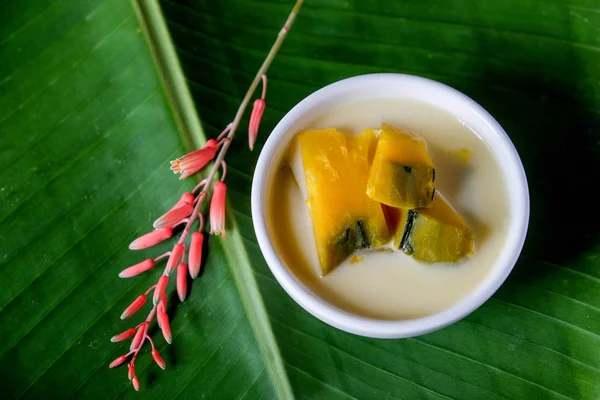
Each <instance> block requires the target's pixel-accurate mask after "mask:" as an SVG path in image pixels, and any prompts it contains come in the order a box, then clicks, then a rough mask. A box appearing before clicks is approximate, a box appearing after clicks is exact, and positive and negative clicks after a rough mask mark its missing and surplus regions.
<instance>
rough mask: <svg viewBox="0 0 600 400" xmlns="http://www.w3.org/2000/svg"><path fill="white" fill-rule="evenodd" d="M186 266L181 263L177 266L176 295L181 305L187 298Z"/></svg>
mask: <svg viewBox="0 0 600 400" xmlns="http://www.w3.org/2000/svg"><path fill="white" fill-rule="evenodd" d="M186 275H187V265H185V263H181V264H179V265H178V266H177V295H179V300H181V302H182V303H183V302H184V301H185V298H186V296H187V276H186Z"/></svg>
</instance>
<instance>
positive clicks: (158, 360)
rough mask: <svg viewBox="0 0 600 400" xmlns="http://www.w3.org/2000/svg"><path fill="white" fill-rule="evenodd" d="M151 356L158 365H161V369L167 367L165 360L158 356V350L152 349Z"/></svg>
mask: <svg viewBox="0 0 600 400" xmlns="http://www.w3.org/2000/svg"><path fill="white" fill-rule="evenodd" d="M152 358H154V361H156V363H157V364H158V366H159V367H161V368H162V369H165V368H167V364H166V363H165V360H163V359H162V357H161V356H160V354H158V351H156V349H152Z"/></svg>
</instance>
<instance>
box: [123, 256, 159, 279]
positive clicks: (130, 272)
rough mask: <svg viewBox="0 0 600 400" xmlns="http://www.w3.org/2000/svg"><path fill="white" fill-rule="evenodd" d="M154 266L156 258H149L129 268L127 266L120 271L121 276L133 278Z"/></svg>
mask: <svg viewBox="0 0 600 400" xmlns="http://www.w3.org/2000/svg"><path fill="white" fill-rule="evenodd" d="M152 267H154V260H153V259H151V258H149V259H147V260H144V261H142V262H141V263H137V264H135V265H133V266H131V267H129V268H125V269H124V270H123V271H121V272H120V273H119V278H131V277H133V276H136V275H139V274H141V273H142V272H146V271H148V270H149V269H151V268H152Z"/></svg>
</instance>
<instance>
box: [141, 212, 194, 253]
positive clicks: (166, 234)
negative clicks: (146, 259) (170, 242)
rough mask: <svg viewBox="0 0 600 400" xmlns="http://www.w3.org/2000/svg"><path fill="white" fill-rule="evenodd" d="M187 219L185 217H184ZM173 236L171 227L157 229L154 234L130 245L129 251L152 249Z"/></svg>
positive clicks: (147, 235)
mask: <svg viewBox="0 0 600 400" xmlns="http://www.w3.org/2000/svg"><path fill="white" fill-rule="evenodd" d="M184 218H185V217H184ZM172 234H173V229H171V228H169V227H165V228H160V229H156V230H154V231H152V232H149V233H146V234H145V235H143V236H140V237H139V238H137V239H135V240H134V241H133V242H131V244H130V245H129V250H141V249H146V248H148V247H152V246H154V245H155V244H158V243H160V242H162V241H163V240H165V239H168V238H170V237H171V235H172Z"/></svg>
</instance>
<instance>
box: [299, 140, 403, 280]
mask: <svg viewBox="0 0 600 400" xmlns="http://www.w3.org/2000/svg"><path fill="white" fill-rule="evenodd" d="M376 134H377V131H376V130H373V129H368V130H366V131H364V132H363V133H362V134H361V135H359V136H357V137H355V138H352V137H349V136H346V135H344V134H343V133H341V132H339V131H337V130H336V129H324V130H313V131H307V132H303V133H301V134H299V135H298V137H297V138H296V139H295V140H296V146H295V147H296V149H295V150H293V151H294V154H292V160H291V166H292V172H293V173H294V177H295V179H296V181H297V182H298V184H299V186H300V191H301V192H302V193H303V195H304V196H305V198H306V199H307V204H308V207H309V210H310V216H311V220H312V225H313V231H314V236H315V240H316V245H317V253H318V255H319V261H320V265H321V274H322V275H323V276H325V275H326V274H327V273H329V272H331V271H332V270H333V269H334V268H335V267H336V266H338V265H339V264H340V263H341V262H342V261H344V260H345V259H346V258H347V257H348V256H350V255H351V254H352V253H353V252H354V251H355V250H358V249H364V248H370V247H375V246H380V245H383V244H385V243H387V242H389V240H390V237H391V235H390V232H389V230H388V227H387V224H386V220H385V217H384V214H383V210H382V208H381V205H380V204H379V203H378V202H376V201H374V200H372V199H371V198H369V197H368V196H367V194H366V187H367V179H368V172H369V165H370V160H371V159H372V157H373V154H374V152H375V147H376V143H377V135H376ZM293 147H294V146H293ZM299 159H301V162H300V161H299ZM302 169H303V171H302Z"/></svg>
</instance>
